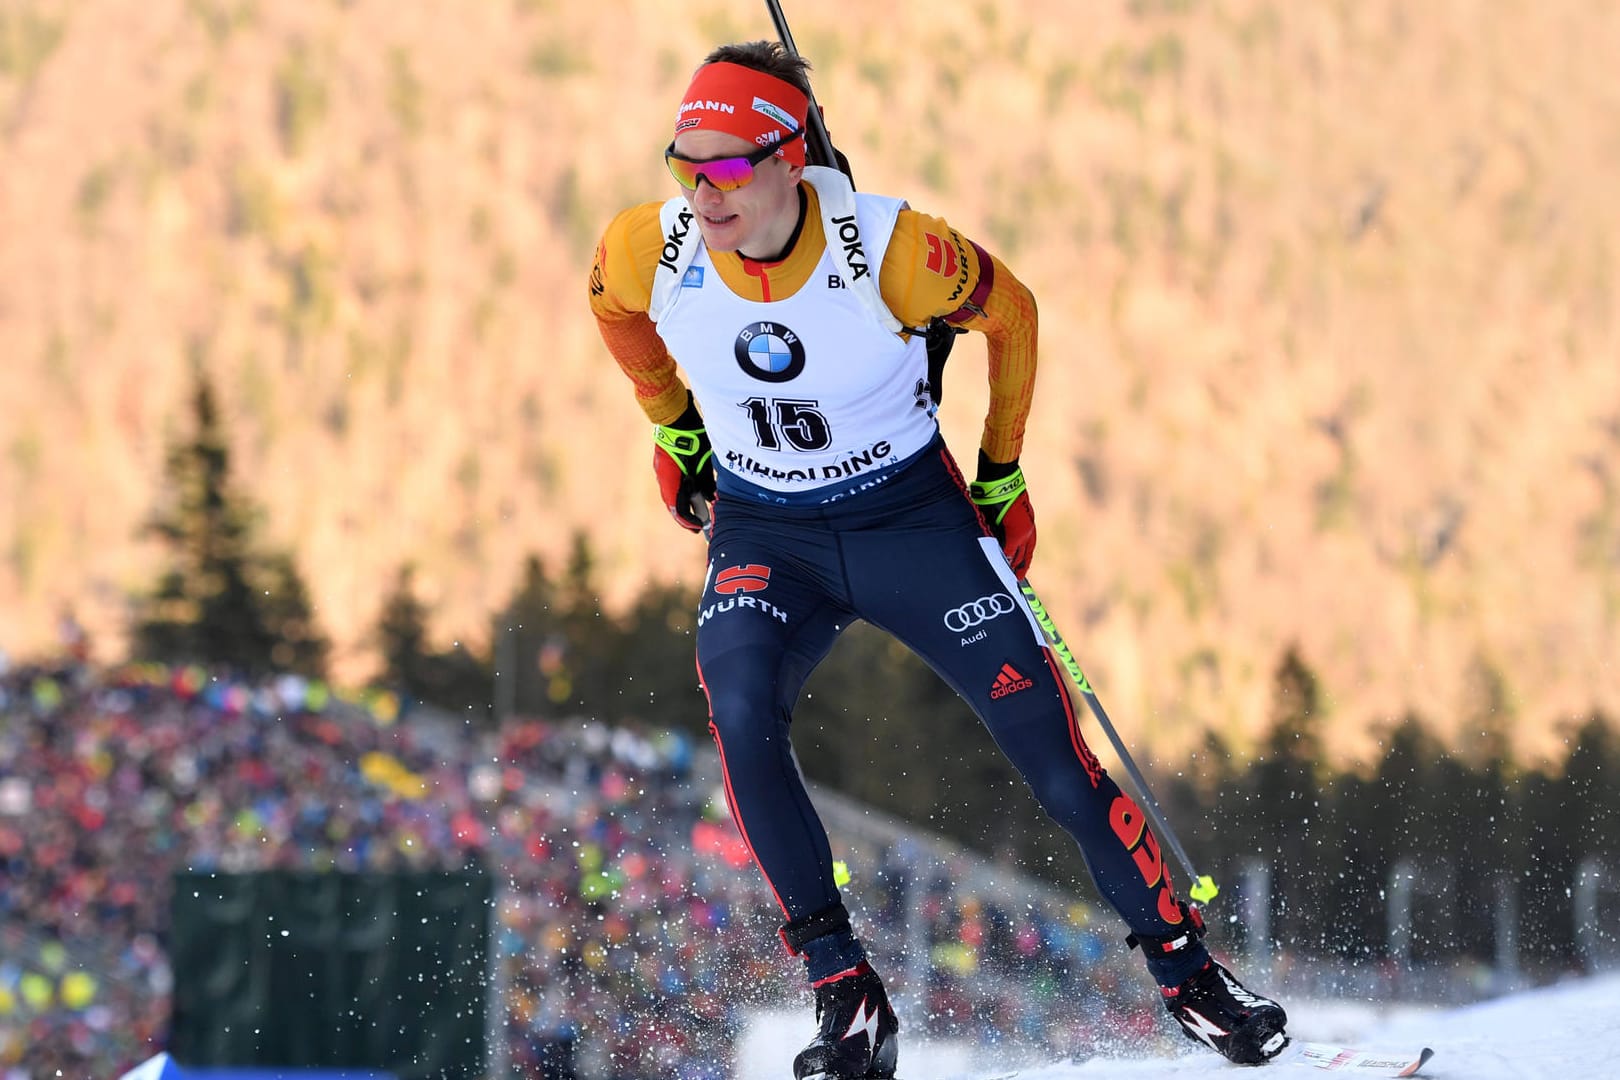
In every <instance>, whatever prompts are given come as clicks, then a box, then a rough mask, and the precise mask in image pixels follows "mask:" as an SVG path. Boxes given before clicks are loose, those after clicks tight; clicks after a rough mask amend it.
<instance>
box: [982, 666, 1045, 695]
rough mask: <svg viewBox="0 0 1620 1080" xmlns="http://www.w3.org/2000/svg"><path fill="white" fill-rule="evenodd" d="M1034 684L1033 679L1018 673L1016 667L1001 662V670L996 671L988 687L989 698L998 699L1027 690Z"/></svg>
mask: <svg viewBox="0 0 1620 1080" xmlns="http://www.w3.org/2000/svg"><path fill="white" fill-rule="evenodd" d="M1034 685H1035V680H1034V679H1031V678H1027V677H1026V676H1024V675H1021V674H1019V671H1018V669H1017V668H1015V667H1013V666H1012V665H1011V664H1006V663H1004V664H1002V665H1001V670H1000V671H998V672H996V681H995V682H994V683H993V684H991V687H990V700H991V701H1000V700H1001V699H1002V698H1004V697H1006V696H1007V695H1009V694H1016V693H1018V691H1020V690H1028V689H1029V688H1030V687H1032V686H1034Z"/></svg>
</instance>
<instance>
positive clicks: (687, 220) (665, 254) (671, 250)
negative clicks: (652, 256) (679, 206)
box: [658, 210, 692, 273]
mask: <svg viewBox="0 0 1620 1080" xmlns="http://www.w3.org/2000/svg"><path fill="white" fill-rule="evenodd" d="M691 231H692V211H691V210H682V211H681V212H680V213H678V214H676V215H675V224H673V225H671V226H670V227H669V233H668V234H667V235H666V236H665V237H664V250H663V251H662V252H660V253H659V255H658V265H659V266H662V267H665V268H666V269H668V270H669V271H670V272H671V273H673V272H674V271H675V260H676V259H678V258H680V257H681V246H682V245H683V244H685V243H686V234H687V233H689V232H691Z"/></svg>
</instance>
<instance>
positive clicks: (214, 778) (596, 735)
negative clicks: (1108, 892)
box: [0, 660, 1166, 1080]
mask: <svg viewBox="0 0 1620 1080" xmlns="http://www.w3.org/2000/svg"><path fill="white" fill-rule="evenodd" d="M399 712H400V710H399V707H398V703H397V702H396V701H394V700H393V699H392V698H391V697H389V696H388V695H386V694H369V695H365V696H339V695H336V694H334V693H333V692H332V691H331V690H329V689H328V688H327V687H326V686H324V685H322V684H319V683H313V682H309V681H306V680H303V679H300V678H297V677H294V676H283V677H280V678H274V679H268V680H262V681H256V682H244V681H240V680H236V679H232V678H230V677H228V676H225V675H223V674H221V673H218V672H209V671H206V670H203V669H199V668H170V667H162V666H152V665H133V666H127V667H123V668H119V669H115V670H110V671H94V670H92V669H90V668H88V667H86V666H84V665H83V664H82V663H79V662H75V661H71V660H70V661H66V662H64V663H62V664H60V665H55V666H51V667H28V668H17V669H13V670H10V671H7V672H5V673H4V674H0V1078H3V1080H23V1078H29V1080H33V1078H42V1077H52V1078H55V1077H115V1076H118V1075H119V1074H120V1073H121V1072H122V1071H123V1070H124V1069H127V1068H129V1067H131V1066H132V1065H134V1064H136V1063H138V1062H140V1061H142V1060H145V1059H146V1058H147V1057H150V1056H151V1055H152V1054H154V1053H156V1052H158V1051H159V1050H161V1049H163V1048H164V1046H165V1039H166V1031H167V1023H168V1016H169V1012H168V1007H169V992H170V989H171V987H172V985H173V982H174V978H175V974H174V972H173V971H171V969H170V967H169V963H168V958H167V951H166V947H165V942H166V936H167V919H168V904H169V888H170V876H171V874H172V873H173V872H174V871H176V870H194V871H219V872H243V871H251V870H260V869H268V868H284V869H299V870H309V869H318V870H335V871H347V872H358V871H367V870H378V871H383V870H404V869H412V870H429V869H457V868H461V867H464V866H466V865H468V864H469V863H477V864H480V865H482V866H484V867H486V868H487V869H489V870H490V871H491V872H492V873H494V874H495V875H496V880H497V881H498V882H500V883H501V887H500V888H498V889H497V892H496V900H495V903H496V904H497V908H498V910H497V912H496V916H497V917H496V919H495V926H496V930H495V936H494V940H493V943H492V944H493V955H494V957H495V963H494V965H493V977H494V979H495V986H496V988H497V990H498V993H499V1000H500V1002H501V1005H500V1008H501V1009H502V1010H503V1012H504V1024H503V1025H502V1026H501V1027H500V1028H499V1030H501V1031H503V1032H504V1034H505V1042H504V1044H503V1045H502V1046H501V1047H499V1048H498V1050H497V1051H496V1055H495V1056H496V1057H497V1058H499V1057H504V1058H505V1059H506V1060H507V1061H509V1063H510V1071H509V1073H508V1075H514V1076H525V1077H538V1078H543V1080H575V1078H577V1080H728V1078H729V1076H730V1065H731V1061H732V1054H733V1047H734V1044H735V1042H736V1040H737V1039H738V1037H739V1035H740V1033H741V1031H742V1028H743V1026H744V1021H745V1018H746V1016H747V1014H748V1013H749V1012H750V1011H752V1010H756V1009H760V1008H764V1007H773V1006H781V1005H797V1006H801V1007H803V1008H804V1009H805V1010H806V1021H805V1035H806V1039H808V1037H809V1034H810V1030H811V1021H810V1019H809V1009H810V1001H811V999H810V996H809V993H808V991H807V990H806V989H805V987H804V985H803V979H802V973H801V971H800V970H799V967H798V962H797V961H794V960H792V959H791V958H789V957H787V956H786V955H785V953H784V952H783V950H782V949H781V947H780V946H779V945H778V944H777V942H776V937H775V930H776V927H777V925H778V923H779V922H780V914H779V912H778V911H777V910H776V909H775V906H774V903H773V902H772V900H771V898H770V896H769V893H768V891H767V890H766V889H765V887H764V884H763V881H762V880H761V878H760V876H759V874H758V873H757V871H756V870H754V868H753V867H752V866H751V865H750V862H749V857H748V853H747V850H746V848H745V847H744V845H743V844H742V841H741V838H740V837H739V836H738V835H737V833H736V831H735V829H734V828H733V827H732V826H731V824H730V822H729V820H728V819H727V816H726V814H725V808H724V803H723V798H722V797H721V796H720V795H719V793H718V791H717V790H716V784H715V783H714V778H713V777H711V776H709V775H707V774H706V773H705V771H704V768H703V761H702V759H701V756H700V755H699V754H698V753H696V752H695V748H694V747H693V746H692V745H691V743H690V740H688V739H687V738H686V737H684V736H681V735H678V734H674V733H669V732H659V731H654V730H651V729H640V728H637V727H635V726H633V725H628V724H626V725H617V726H610V725H607V724H601V723H596V722H589V721H579V720H572V721H542V720H535V719H526V720H514V721H511V722H508V723H506V724H504V725H502V726H500V727H499V729H497V730H488V729H475V728H473V727H472V726H471V725H468V724H465V723H456V722H454V721H448V720H446V719H444V718H434V717H431V716H423V715H421V714H417V713H413V714H410V715H406V716H403V717H401V716H400V715H399ZM857 849H858V850H860V851H861V852H863V853H864V854H863V857H861V858H859V859H852V860H851V862H852V865H853V873H854V880H853V881H852V882H851V883H850V885H849V886H848V887H847V889H846V893H847V895H848V897H849V900H850V904H851V907H852V910H855V911H856V913H857V915H858V918H859V920H860V921H861V923H862V925H863V927H867V928H870V931H871V932H870V934H869V941H870V944H871V945H872V946H873V948H874V952H875V955H876V957H877V958H878V960H879V963H880V964H881V965H882V967H883V969H884V971H885V974H886V975H887V976H888V977H889V980H890V982H891V985H892V986H894V988H895V990H896V997H897V1001H898V1004H899V1007H900V1011H901V1015H902V1022H903V1023H904V1024H906V1025H907V1029H908V1030H910V1031H913V1032H917V1031H927V1032H929V1033H931V1034H934V1035H938V1036H941V1037H954V1038H961V1039H967V1040H972V1041H976V1042H981V1043H986V1042H988V1043H995V1044H998V1045H1001V1046H1007V1047H1011V1046H1017V1047H1019V1048H1022V1049H1027V1050H1028V1051H1029V1052H1030V1053H1031V1054H1032V1055H1035V1056H1046V1057H1058V1056H1068V1055H1075V1054H1082V1055H1083V1054H1088V1053H1091V1052H1094V1051H1095V1050H1096V1049H1097V1047H1098V1046H1100V1045H1102V1044H1105V1043H1107V1042H1108V1041H1110V1040H1114V1039H1118V1038H1119V1037H1120V1036H1121V1035H1123V1034H1126V1033H1129V1032H1133V1031H1134V1032H1138V1033H1140V1034H1141V1035H1142V1036H1144V1037H1150V1033H1154V1032H1163V1031H1164V1030H1166V1029H1165V1028H1164V1026H1163V1025H1159V1024H1158V1023H1157V1020H1156V1018H1155V1012H1156V1010H1153V1011H1150V1010H1151V1009H1152V1007H1153V1005H1154V999H1155V995H1153V994H1152V992H1151V986H1150V985H1149V984H1148V982H1147V980H1146V976H1145V974H1143V973H1141V972H1140V971H1137V970H1135V966H1134V965H1127V964H1126V963H1124V962H1122V961H1121V960H1120V959H1119V958H1118V954H1120V953H1122V951H1123V950H1122V949H1121V948H1120V946H1119V944H1118V941H1117V940H1116V939H1117V937H1118V934H1117V933H1104V932H1103V930H1102V929H1100V928H1093V927H1092V926H1091V925H1090V924H1089V921H1088V919H1087V914H1086V909H1084V908H1083V907H1080V906H1078V905H1061V904H1051V903H1042V902H1038V901H1035V900H1032V899H1029V898H1027V897H1021V896H1019V895H1016V894H1013V895H1009V894H1008V893H1009V892H1010V890H1002V891H1001V893H999V894H995V893H990V892H987V891H984V890H980V891H973V890H969V889H965V888H963V887H962V885H961V882H960V879H959V878H958V877H957V875H955V874H954V873H952V872H951V871H950V869H949V868H948V867H941V866H938V865H936V864H931V863H929V862H927V861H926V860H919V859H918V858H917V857H916V855H915V853H914V852H910V851H908V850H906V845H904V844H894V845H886V846H884V847H883V848H881V849H880V850H877V851H875V852H874V851H873V850H872V847H871V845H870V844H866V845H865V846H862V845H860V844H857V843H854V842H852V841H847V840H846V839H845V838H841V837H839V836H837V835H835V836H834V850H835V852H845V851H851V850H857ZM1104 922H1109V920H1104ZM918 949H923V950H926V954H927V956H926V962H920V958H919V957H918V956H917V955H916V953H917V950H918ZM908 957H909V960H908ZM1151 1037H1157V1036H1156V1035H1154V1036H1151Z"/></svg>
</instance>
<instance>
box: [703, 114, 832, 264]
mask: <svg viewBox="0 0 1620 1080" xmlns="http://www.w3.org/2000/svg"><path fill="white" fill-rule="evenodd" d="M758 150H759V147H757V146H755V145H754V144H753V143H751V142H749V141H748V140H747V139H744V138H741V137H740V136H737V135H731V134H728V133H726V132H724V131H703V130H698V131H683V132H681V133H680V134H679V135H677V136H676V137H675V152H676V153H677V154H679V155H680V156H681V157H684V158H688V159H690V160H694V161H703V160H711V159H714V158H725V157H741V156H743V155H745V154H751V153H755V152H757V151H758ZM803 175H804V169H803V168H802V167H800V166H798V165H789V164H788V163H787V162H786V161H784V160H783V159H781V158H779V157H774V156H772V157H768V158H766V159H765V160H764V161H762V162H760V163H759V164H758V165H755V166H754V178H753V179H752V180H750V181H749V182H748V183H746V184H744V185H743V186H742V187H740V188H737V189H736V190H734V191H721V190H719V189H718V188H716V187H715V186H714V185H713V184H711V183H709V182H708V180H706V179H699V180H698V186H697V190H696V191H687V190H686V189H684V188H683V189H682V194H684V195H685V196H686V201H687V203H688V204H689V205H690V206H691V207H692V212H693V213H694V214H696V215H697V220H698V228H699V229H700V230H701V231H702V233H703V242H704V243H705V244H707V245H708V246H709V248H710V249H711V250H713V251H737V252H741V253H742V254H744V255H749V256H752V257H754V258H760V259H773V258H775V257H776V256H777V255H778V254H780V253H781V251H782V248H783V247H784V246H786V244H787V242H788V238H789V237H791V236H792V235H793V229H794V227H795V226H796V225H798V223H799V191H798V185H799V178H800V177H801V176H803Z"/></svg>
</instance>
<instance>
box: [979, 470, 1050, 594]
mask: <svg viewBox="0 0 1620 1080" xmlns="http://www.w3.org/2000/svg"><path fill="white" fill-rule="evenodd" d="M968 495H969V496H971V497H972V499H973V502H974V504H975V505H976V506H978V508H979V513H980V514H982V515H984V520H985V524H987V525H989V526H990V531H991V532H993V533H995V535H996V542H997V543H999V544H1000V545H1001V550H1002V551H1004V552H1006V555H1007V561H1008V562H1009V563H1011V564H1012V569H1013V573H1014V574H1016V575H1017V576H1018V577H1019V578H1020V579H1022V578H1023V576H1024V575H1025V574H1027V573H1029V562H1030V560H1031V559H1032V558H1034V557H1035V510H1034V508H1033V507H1032V506H1030V504H1029V489H1028V487H1027V486H1026V485H1025V484H1024V470H1023V469H1021V468H1019V467H1018V459H1017V458H1013V459H1012V460H1011V461H1008V462H997V461H991V460H990V459H989V458H988V457H986V456H985V453H984V451H983V450H980V451H979V478H978V479H977V480H975V481H973V483H971V484H969V485H968Z"/></svg>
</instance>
